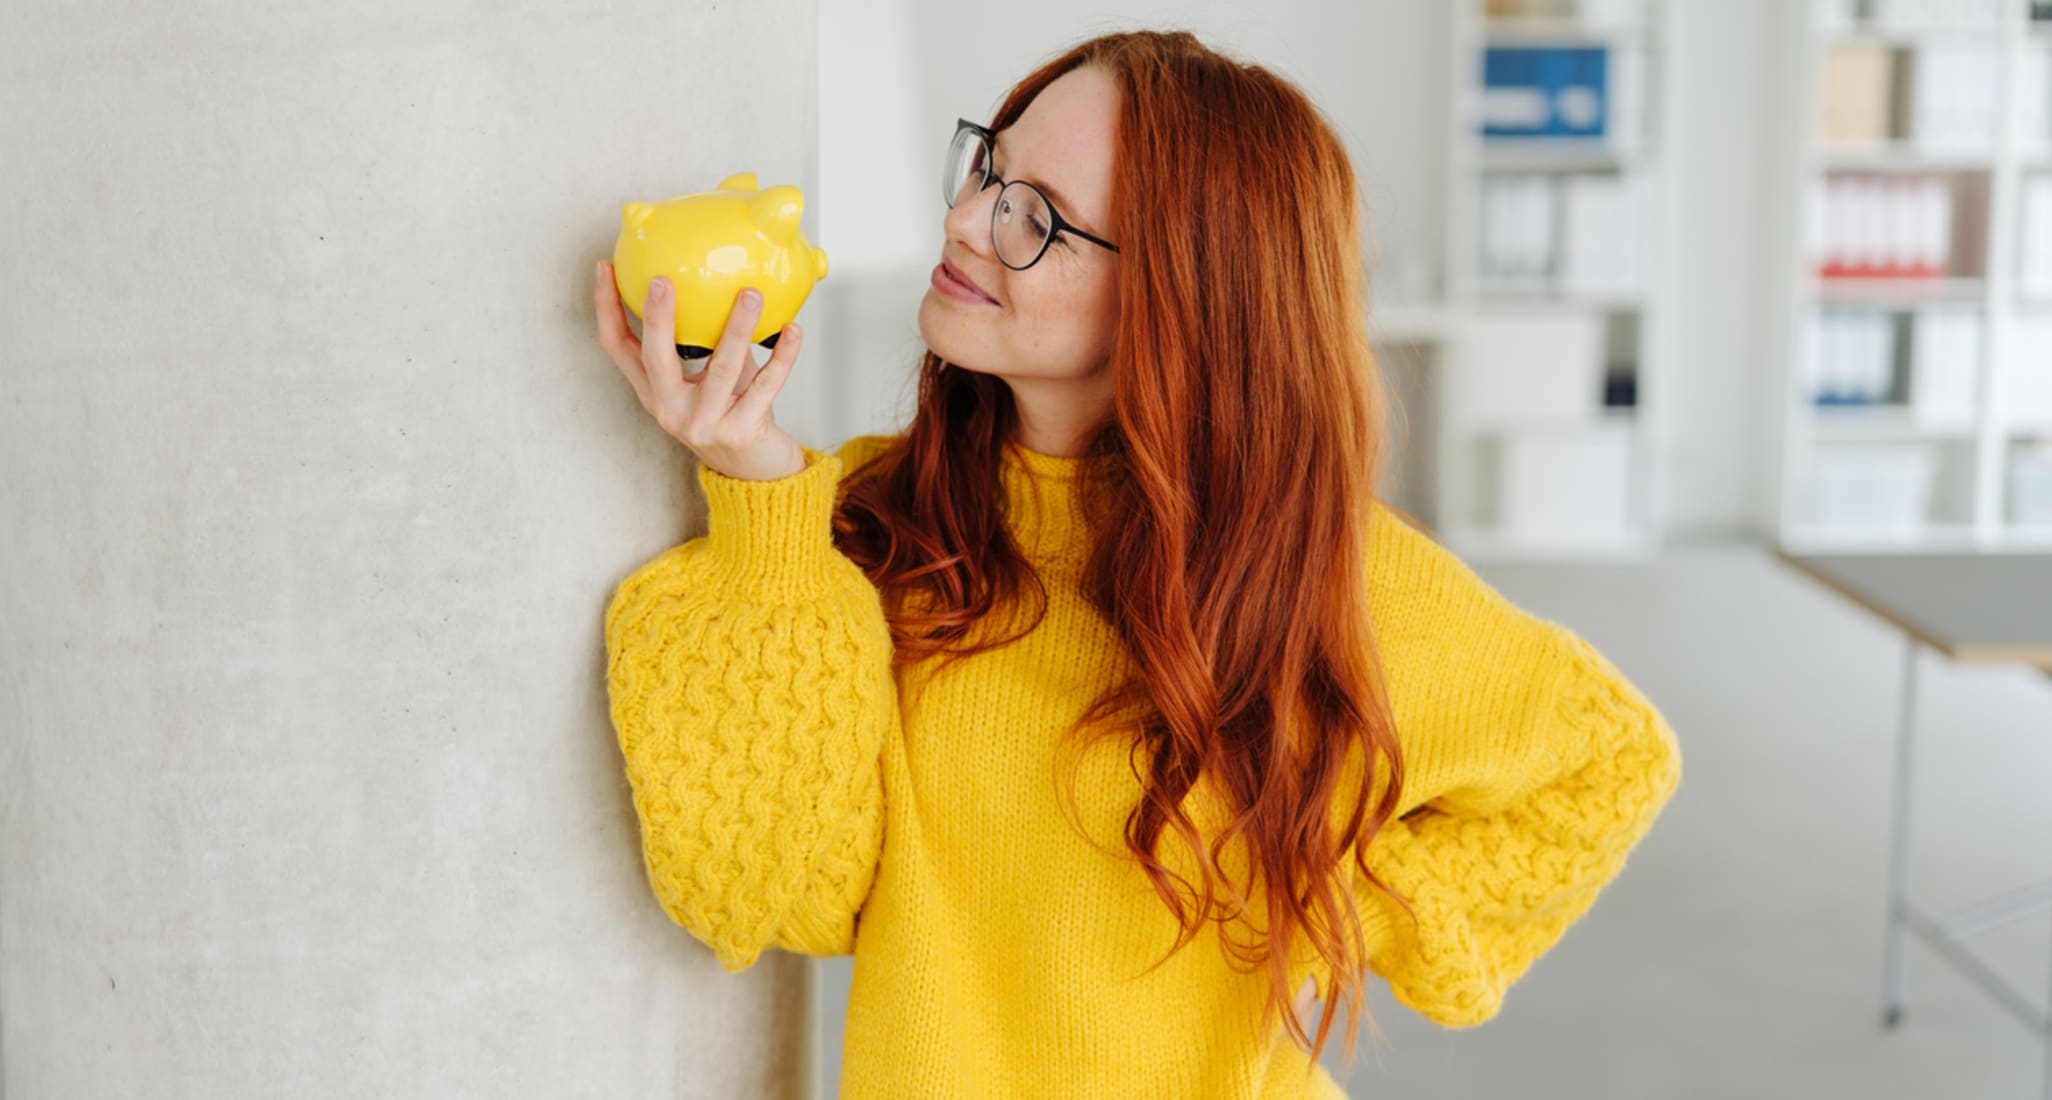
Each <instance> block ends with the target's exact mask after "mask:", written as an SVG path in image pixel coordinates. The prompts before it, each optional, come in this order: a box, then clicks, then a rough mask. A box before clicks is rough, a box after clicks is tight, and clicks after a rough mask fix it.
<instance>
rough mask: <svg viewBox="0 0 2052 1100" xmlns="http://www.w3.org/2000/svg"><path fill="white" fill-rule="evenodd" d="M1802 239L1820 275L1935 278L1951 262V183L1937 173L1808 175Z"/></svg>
mask: <svg viewBox="0 0 2052 1100" xmlns="http://www.w3.org/2000/svg"><path fill="white" fill-rule="evenodd" d="M1806 202H1807V204H1808V207H1809V210H1810V217H1809V219H1808V224H1807V226H1806V234H1805V238H1804V243H1805V245H1806V247H1807V248H1808V249H1809V252H1810V261H1811V264H1812V265H1813V267H1814V269H1815V271H1816V272H1817V275H1818V277H1820V278H1824V279H1888V278H1893V279H1933V278H1939V277H1942V276H1944V275H1946V274H1947V273H1948V272H1949V271H1950V270H1951V268H1952V266H1953V263H1952V260H1953V256H1952V245H1953V240H1952V220H1953V198H1952V187H1951V183H1950V180H1949V178H1948V177H1946V176H1942V175H1936V174H1916V175H1899V174H1894V173H1887V174H1859V173H1832V174H1831V175H1828V176H1826V177H1824V178H1821V179H1813V180H1811V181H1810V185H1809V194H1808V196H1807V199H1806Z"/></svg>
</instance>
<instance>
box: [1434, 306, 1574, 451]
mask: <svg viewBox="0 0 2052 1100" xmlns="http://www.w3.org/2000/svg"><path fill="white" fill-rule="evenodd" d="M1603 335H1604V333H1603V317H1602V315H1601V314H1600V313H1597V312H1595V311H1592V310H1581V309H1551V308H1549V309H1531V310H1523V309H1520V310H1509V311H1503V312H1490V313H1483V314H1478V315H1475V316H1474V317H1472V318H1471V319H1470V320H1469V321H1468V323H1466V324H1465V325H1463V326H1462V328H1461V331H1460V333H1459V335H1458V336H1457V338H1456V339H1455V340H1454V341H1453V342H1452V344H1451V345H1450V346H1449V348H1448V352H1449V355H1448V368H1449V369H1448V371H1447V390H1448V392H1447V394H1446V416H1447V419H1448V422H1449V424H1450V426H1452V427H1454V428H1457V429H1472V428H1483V427H1501V426H1507V425H1521V424H1556V425H1558V424H1588V423H1592V422H1595V421H1597V420H1599V419H1601V417H1602V415H1603V404H1602V399H1603Z"/></svg>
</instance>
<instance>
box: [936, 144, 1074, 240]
mask: <svg viewBox="0 0 2052 1100" xmlns="http://www.w3.org/2000/svg"><path fill="white" fill-rule="evenodd" d="M989 169H990V148H989V146H988V145H986V144H985V143H984V140H983V135H981V134H978V133H976V132H975V131H973V130H963V131H962V132H961V133H959V134H956V135H955V142H954V144H953V145H951V146H949V147H948V158H947V164H946V169H945V173H944V174H943V176H942V178H941V194H942V196H943V197H944V198H946V199H947V203H948V206H949V208H950V209H952V208H953V207H954V206H955V205H956V204H958V203H962V202H967V201H969V200H970V199H973V198H975V196H976V190H977V188H978V187H979V186H981V185H983V184H985V183H987V182H988V178H989V177H988V173H989ZM1053 225H1054V218H1053V216H1052V215H1050V214H1049V213H1048V209H1047V203H1046V200H1044V199H1042V198H1041V197H1040V192H1039V191H1037V190H1035V189H1034V188H1033V187H1030V186H1028V185H1026V184H1023V183H1018V182H1013V183H1010V184H1007V185H1006V186H1005V189H1004V190H1003V191H1001V192H999V194H998V198H997V210H996V224H995V225H994V227H993V232H994V233H995V235H996V237H995V241H994V242H993V243H994V244H995V245H996V247H997V253H998V258H999V259H1001V260H1003V261H1004V262H1005V264H1006V266H1008V267H1012V268H1023V267H1026V266H1028V265H1030V264H1032V263H1033V262H1034V261H1035V260H1037V259H1039V258H1040V253H1041V249H1042V248H1043V247H1044V246H1045V245H1046V244H1047V238H1048V233H1049V231H1050V229H1051V228H1052V227H1053Z"/></svg>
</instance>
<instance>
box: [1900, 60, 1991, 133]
mask: <svg viewBox="0 0 2052 1100" xmlns="http://www.w3.org/2000/svg"><path fill="white" fill-rule="evenodd" d="M2001 81H2002V44H2001V43H2000V42H1998V41H1996V40H1995V39H1993V38H1992V37H1991V38H1990V39H1989V40H1988V41H1986V42H1976V41H1970V40H1969V41H1952V40H1946V41H1937V40H1933V41H1930V42H1925V43H1922V44H1920V45H1918V47H1917V49H1916V50H1915V52H1914V53H1913V54H1912V62H1911V64H1910V73H1909V85H1910V87H1909V102H1910V119H1909V137H1910V140H1911V141H1912V142H1914V143H1915V144H1916V145H1917V147H1918V148H1921V149H1926V150H1932V151H1945V152H1959V151H1968V152H1975V153H1989V152H1993V150H1994V147H1995V142H1996V139H1997V137H1998V136H1999V135H1998V133H1997V131H1996V128H1997V124H1998V123H1999V122H2000V121H2001V118H2002V86H2001Z"/></svg>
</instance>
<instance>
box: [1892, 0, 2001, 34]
mask: <svg viewBox="0 0 2052 1100" xmlns="http://www.w3.org/2000/svg"><path fill="white" fill-rule="evenodd" d="M2015 2H2017V0H1873V3H1874V26H1875V27H1876V28H1878V29H1880V30H1884V31H1901V32H1912V33H1913V32H1916V31H1926V30H1994V29H1995V26H1996V20H1997V19H1998V18H2000V16H2001V12H2000V11H1999V10H1998V8H1997V7H1996V5H1997V3H2003V4H2008V3H2015Z"/></svg>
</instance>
